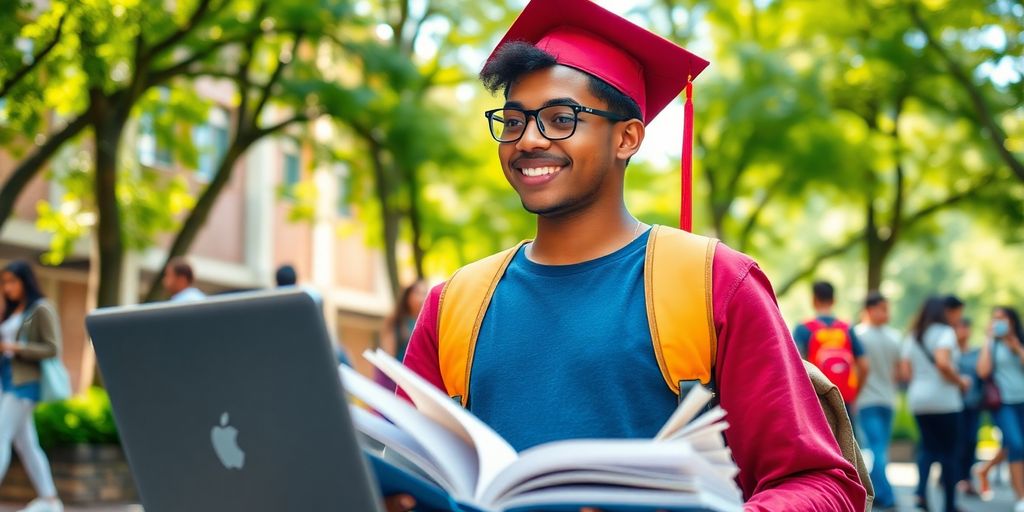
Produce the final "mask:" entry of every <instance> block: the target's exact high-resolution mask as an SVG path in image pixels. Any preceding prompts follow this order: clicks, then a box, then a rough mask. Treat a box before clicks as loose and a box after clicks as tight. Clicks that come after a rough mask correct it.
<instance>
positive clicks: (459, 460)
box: [338, 365, 478, 497]
mask: <svg viewBox="0 0 1024 512" xmlns="http://www.w3.org/2000/svg"><path fill="white" fill-rule="evenodd" d="M338 371H339V372H340V374H341V379H342V386H343V387H344V388H345V391H347V392H348V393H351V394H352V395H353V396H355V397H356V398H359V399H360V400H362V401H363V402H366V404H367V405H369V406H370V407H371V408H373V409H374V410H376V411H377V412H379V413H380V414H381V415H383V416H384V417H385V418H387V419H388V420H390V421H391V422H392V423H394V424H395V426H396V427H398V428H399V429H401V430H402V431H403V432H405V433H406V434H408V435H409V436H410V437H412V438H413V439H415V440H416V442H417V443H419V445H420V447H422V448H423V449H424V450H426V451H427V452H429V454H430V458H431V460H432V461H433V462H434V463H435V464H436V466H437V467H438V468H439V469H441V470H442V472H443V473H444V475H445V476H446V477H447V478H446V480H447V481H449V482H451V483H452V484H453V485H454V486H455V488H454V489H451V491H452V494H455V495H456V496H462V497H467V496H473V491H474V490H475V486H476V481H477V472H478V467H477V455H476V452H475V451H474V450H473V448H472V447H471V446H469V445H468V444H467V443H466V442H464V441H463V440H462V439H461V438H459V437H458V436H456V435H455V434H453V433H451V432H449V431H448V430H446V429H445V428H443V427H441V426H440V425H438V424H436V423H434V422H433V421H431V420H430V418H428V417H425V416H424V415H423V414H422V413H420V412H419V411H417V410H416V408H415V407H413V406H411V405H409V403H408V402H406V401H405V400H403V399H401V398H399V397H397V396H395V395H394V394H392V393H391V392H390V391H388V390H386V389H384V388H382V387H380V385H378V384H377V383H376V382H373V381H371V380H370V379H367V378H366V377H363V376H362V375H360V374H359V372H357V371H355V370H353V369H351V368H349V367H347V366H344V365H342V366H340V367H339V368H338ZM367 435H370V436H371V437H373V436H372V434H370V433H367Z"/></svg>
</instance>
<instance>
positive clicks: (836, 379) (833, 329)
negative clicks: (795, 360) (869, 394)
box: [793, 281, 870, 422]
mask: <svg viewBox="0 0 1024 512" xmlns="http://www.w3.org/2000/svg"><path fill="white" fill-rule="evenodd" d="M835 298H836V291H835V288H834V287H833V286H832V283H829V282H827V281H815V282H814V284H812V285H811V305H812V306H813V307H814V318H812V319H810V320H807V321H806V322H804V323H802V324H800V325H798V326H797V327H796V329H794V330H793V340H794V341H795V342H796V346H797V348H798V349H799V350H800V355H801V356H803V358H804V359H806V360H808V361H810V362H811V364H813V365H814V366H817V367H818V368H819V369H821V371H822V373H824V374H825V376H826V377H828V378H829V380H831V381H832V383H833V384H835V385H836V386H837V387H838V388H839V391H840V393H842V395H843V402H845V403H846V412H847V414H849V416H850V421H851V422H853V421H854V408H853V406H854V401H855V400H856V398H857V394H858V393H859V392H860V389H861V385H862V384H863V382H864V381H865V380H866V379H867V376H868V369H869V368H870V363H869V362H868V358H867V357H866V356H865V355H864V347H863V346H861V343H860V340H858V339H857V334H856V333H855V332H854V330H853V328H851V327H850V325H849V324H848V323H846V322H844V321H842V320H840V319H838V318H836V315H835V313H834V312H833V307H834V306H835V303H836V300H835Z"/></svg>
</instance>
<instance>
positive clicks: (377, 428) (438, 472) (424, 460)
mask: <svg viewBox="0 0 1024 512" xmlns="http://www.w3.org/2000/svg"><path fill="white" fill-rule="evenodd" d="M349 413H350V414H351V415H352V422H353V423H354V424H355V426H356V429H357V430H359V432H361V433H362V434H363V435H365V436H367V437H369V438H371V439H373V440H374V441H376V442H378V443H380V444H382V445H384V447H385V451H386V453H382V454H381V457H382V458H383V459H384V460H388V461H391V460H392V458H391V456H390V454H398V455H399V456H400V457H401V458H403V459H405V460H406V461H408V462H409V463H410V464H411V465H413V466H415V467H416V469H417V470H418V471H420V472H421V473H422V474H423V475H424V476H426V477H427V478H429V479H430V480H432V481H433V482H434V483H435V484H437V485H439V486H440V487H442V488H444V490H446V491H448V493H449V494H454V493H455V488H456V485H455V484H453V483H452V482H451V481H449V480H448V477H446V476H445V474H444V470H442V469H441V468H440V467H439V466H438V465H437V463H435V462H434V460H433V456H431V455H430V454H429V453H428V452H427V451H426V450H425V449H424V448H423V446H421V445H420V443H419V442H418V441H416V439H414V438H413V437H412V436H410V435H408V434H406V433H405V432H403V431H402V430H401V429H399V428H398V427H396V426H394V425H392V424H391V423H388V421H387V420H385V419H383V418H381V417H379V416H376V415H374V414H373V413H372V412H370V411H367V410H366V409H363V408H362V407H359V406H356V405H349Z"/></svg>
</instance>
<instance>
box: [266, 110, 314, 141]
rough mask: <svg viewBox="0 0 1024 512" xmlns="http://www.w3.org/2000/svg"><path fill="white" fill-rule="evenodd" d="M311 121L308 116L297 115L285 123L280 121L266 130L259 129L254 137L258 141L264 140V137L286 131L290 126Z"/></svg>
mask: <svg viewBox="0 0 1024 512" xmlns="http://www.w3.org/2000/svg"><path fill="white" fill-rule="evenodd" d="M309 120H310V118H309V116H307V115H306V114H296V115H294V116H292V117H290V118H288V119H285V120H284V121H280V122H278V123H275V124H272V125H270V126H268V127H266V128H259V129H257V130H256V131H255V132H253V137H254V138H255V139H257V140H258V139H262V138H263V137H266V136H267V135H270V134H272V133H274V132H276V131H279V130H282V129H284V128H285V127H287V126H288V125H291V124H295V123H304V122H306V121H309Z"/></svg>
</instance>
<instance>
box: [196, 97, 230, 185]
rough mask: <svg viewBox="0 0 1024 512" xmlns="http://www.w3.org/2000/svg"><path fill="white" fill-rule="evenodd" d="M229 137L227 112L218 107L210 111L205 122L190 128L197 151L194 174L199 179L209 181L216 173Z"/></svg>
mask: <svg viewBox="0 0 1024 512" xmlns="http://www.w3.org/2000/svg"><path fill="white" fill-rule="evenodd" d="M229 137H230V135H229V133H228V114H227V112H226V111H224V109H222V108H219V107H214V108H213V110H211V111H210V118H209V119H208V120H207V121H206V122H205V123H203V124H201V125H198V126H196V127H194V128H193V129H192V145H193V146H195V148H196V151H197V152H198V153H199V160H198V165H197V167H196V176H197V177H198V178H199V179H200V180H202V181H210V180H212V179H213V176H214V175H215V174H217V168H218V167H220V163H221V160H223V159H224V154H225V153H227V151H228V144H229V143H230V140H229Z"/></svg>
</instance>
